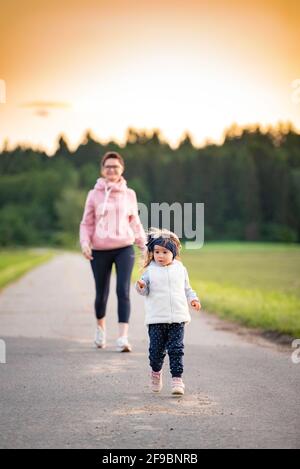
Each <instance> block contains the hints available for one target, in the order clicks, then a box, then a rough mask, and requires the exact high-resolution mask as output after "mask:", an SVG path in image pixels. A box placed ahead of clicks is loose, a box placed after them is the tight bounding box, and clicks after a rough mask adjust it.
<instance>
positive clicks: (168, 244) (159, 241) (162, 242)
mask: <svg viewBox="0 0 300 469" xmlns="http://www.w3.org/2000/svg"><path fill="white" fill-rule="evenodd" d="M155 245H158V246H163V247H165V248H167V249H169V251H171V252H172V254H173V259H174V258H175V257H176V256H177V246H176V244H175V243H174V242H173V241H171V240H169V239H168V240H167V239H166V238H164V237H163V236H159V237H158V238H152V237H151V235H149V236H148V242H147V243H146V246H147V247H148V251H149V252H153V250H154V246H155Z"/></svg>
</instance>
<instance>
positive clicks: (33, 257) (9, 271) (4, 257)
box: [0, 248, 55, 289]
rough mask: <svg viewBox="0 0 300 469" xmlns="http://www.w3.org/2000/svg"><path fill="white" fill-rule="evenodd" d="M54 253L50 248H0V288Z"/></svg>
mask: <svg viewBox="0 0 300 469" xmlns="http://www.w3.org/2000/svg"><path fill="white" fill-rule="evenodd" d="M54 255H55V252H54V250H50V249H41V250H39V249H28V248H14V249H5V250H0V289H2V288H3V287H5V286H6V285H7V284H8V283H10V282H12V281H14V280H17V279H18V278H19V277H21V276H22V275H23V274H25V273H26V272H27V271H28V270H30V269H32V268H33V267H35V266H37V265H39V264H41V263H43V262H46V261H48V260H49V259H51V258H52V257H53V256H54Z"/></svg>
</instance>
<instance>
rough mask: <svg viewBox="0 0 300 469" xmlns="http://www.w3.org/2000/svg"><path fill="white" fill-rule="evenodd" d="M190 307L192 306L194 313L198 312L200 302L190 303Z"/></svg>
mask: <svg viewBox="0 0 300 469" xmlns="http://www.w3.org/2000/svg"><path fill="white" fill-rule="evenodd" d="M191 306H192V308H193V309H195V310H196V311H200V309H201V304H200V302H199V301H197V300H193V301H191Z"/></svg>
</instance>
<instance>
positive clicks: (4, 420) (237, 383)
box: [0, 253, 300, 449]
mask: <svg viewBox="0 0 300 469" xmlns="http://www.w3.org/2000/svg"><path fill="white" fill-rule="evenodd" d="M199 295H200V297H201V292H199ZM131 298H132V316H131V331H130V332H131V333H130V339H131V342H132V345H133V352H132V353H126V354H120V353H117V352H116V351H115V349H114V345H115V339H116V337H117V313H116V295H115V279H114V277H113V278H112V281H111V292H110V297H109V302H108V313H107V316H108V333H109V336H108V347H107V349H105V350H96V349H95V348H94V347H93V343H92V342H93V336H94V327H95V321H94V315H93V301H94V283H93V278H92V272H91V269H90V265H89V263H88V261H86V260H85V259H84V258H83V257H82V256H81V255H80V254H72V253H65V254H62V255H59V256H57V257H56V258H54V259H52V260H51V261H50V262H48V263H47V264H44V265H42V266H39V267H37V268H35V269H34V270H32V271H31V272H29V273H28V274H26V275H25V276H24V277H23V278H21V279H20V280H18V281H17V282H15V283H14V284H11V285H9V286H8V287H7V288H6V289H5V290H3V291H2V293H1V294H0V338H1V339H4V340H5V343H6V355H7V363H6V364H0V447H1V448H105V449H110V448H111V449H113V448H146V449H150V448H154V449H156V448H197V449H198V448H239V447H242V448H299V447H300V399H299V389H300V364H299V365H295V364H293V363H292V361H291V350H289V349H282V350H281V349H279V348H278V347H277V346H274V345H273V344H271V343H269V342H266V341H265V340H263V339H260V338H259V337H256V336H255V335H253V334H251V333H248V332H247V331H246V330H245V329H243V330H242V329H235V328H234V327H233V328H232V327H231V326H230V325H229V326H228V325H227V323H224V322H222V321H220V320H218V319H216V318H214V317H213V316H210V315H208V314H206V313H205V312H202V313H201V314H199V313H194V315H193V319H192V323H191V324H190V325H189V326H187V328H186V342H185V343H186V347H185V373H184V380H185V384H186V394H185V396H184V397H183V398H174V397H172V396H171V395H170V382H169V381H170V377H169V371H168V362H167V361H166V363H165V369H164V389H163V391H162V393H161V394H159V395H153V394H151V392H150V389H149V368H148V357H147V347H148V339H147V331H146V328H145V326H144V324H143V320H144V313H143V298H142V297H140V296H139V295H138V294H137V293H136V292H135V290H134V289H133V288H132V296H131ZM204 306H205V305H204Z"/></svg>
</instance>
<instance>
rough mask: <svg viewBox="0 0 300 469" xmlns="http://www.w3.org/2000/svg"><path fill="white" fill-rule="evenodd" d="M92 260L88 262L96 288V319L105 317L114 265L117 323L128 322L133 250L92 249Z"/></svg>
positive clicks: (131, 246) (131, 247) (129, 247)
mask: <svg viewBox="0 0 300 469" xmlns="http://www.w3.org/2000/svg"><path fill="white" fill-rule="evenodd" d="M92 256H93V259H92V260H91V261H90V263H91V266H92V270H93V274H94V278H95V286H96V299H95V313H96V317H97V319H102V318H104V316H105V312H106V304H107V299H108V294H109V285H110V276H111V270H112V265H113V263H115V265H116V274H117V290H116V292H117V296H118V317H119V322H125V323H128V322H129V316H130V296H129V294H130V279H131V273H132V269H133V265H134V259H135V254H134V248H133V245H132V244H131V245H130V246H125V247H122V248H116V249H107V250H97V249H92Z"/></svg>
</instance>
